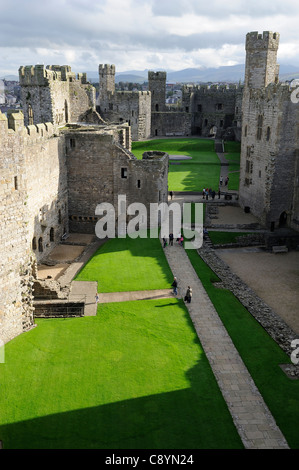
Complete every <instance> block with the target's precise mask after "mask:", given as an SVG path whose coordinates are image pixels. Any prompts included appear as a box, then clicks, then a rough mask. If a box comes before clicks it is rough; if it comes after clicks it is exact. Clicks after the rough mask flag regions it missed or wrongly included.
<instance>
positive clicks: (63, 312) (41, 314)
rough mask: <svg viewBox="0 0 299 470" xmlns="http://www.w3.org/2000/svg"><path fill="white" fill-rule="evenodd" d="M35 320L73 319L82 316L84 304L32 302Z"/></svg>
mask: <svg viewBox="0 0 299 470" xmlns="http://www.w3.org/2000/svg"><path fill="white" fill-rule="evenodd" d="M34 309H35V311H34V317H35V318H73V317H83V316H84V302H63V301H61V302H59V301H57V302H49V301H48V302H47V301H44V302H42V301H37V302H34Z"/></svg>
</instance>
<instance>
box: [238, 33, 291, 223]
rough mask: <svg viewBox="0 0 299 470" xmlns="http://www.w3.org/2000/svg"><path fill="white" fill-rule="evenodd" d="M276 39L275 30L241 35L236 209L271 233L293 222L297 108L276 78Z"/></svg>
mask: <svg viewBox="0 0 299 470" xmlns="http://www.w3.org/2000/svg"><path fill="white" fill-rule="evenodd" d="M278 43H279V34H278V33H272V32H263V34H258V33H257V32H252V33H248V34H247V36H246V69H245V84H244V92H243V98H242V139H241V162H240V185H239V201H240V205H241V207H243V208H244V209H246V211H250V212H251V213H252V214H254V215H255V216H256V217H257V218H258V219H259V221H260V222H261V223H262V224H263V225H265V226H266V227H267V228H270V229H271V230H272V231H274V230H275V229H276V228H280V227H284V226H294V227H295V224H297V221H298V209H296V207H295V206H296V203H294V202H293V198H294V188H295V186H296V182H295V176H294V175H295V174H296V159H297V158H298V157H297V155H298V130H297V123H298V119H299V108H298V105H296V104H294V103H292V100H291V93H292V89H291V87H290V85H289V84H288V83H282V82H279V80H278V66H277V64H276V58H277V49H278ZM296 227H297V226H296Z"/></svg>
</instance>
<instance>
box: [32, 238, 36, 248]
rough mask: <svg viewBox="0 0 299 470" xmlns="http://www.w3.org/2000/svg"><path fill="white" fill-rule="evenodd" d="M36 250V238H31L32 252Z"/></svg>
mask: <svg viewBox="0 0 299 470" xmlns="http://www.w3.org/2000/svg"><path fill="white" fill-rule="evenodd" d="M36 248H37V247H36V237H33V238H32V249H33V250H36Z"/></svg>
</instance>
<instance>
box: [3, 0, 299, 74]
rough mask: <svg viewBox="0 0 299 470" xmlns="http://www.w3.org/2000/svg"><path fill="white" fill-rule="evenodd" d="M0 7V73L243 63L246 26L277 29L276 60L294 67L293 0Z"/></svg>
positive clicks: (296, 6)
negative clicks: (47, 67) (26, 68)
mask: <svg viewBox="0 0 299 470" xmlns="http://www.w3.org/2000/svg"><path fill="white" fill-rule="evenodd" d="M0 3H3V5H2V6H0V46H1V47H0V76H1V75H3V72H5V73H14V74H16V73H17V70H18V67H19V65H30V64H36V63H45V64H50V63H52V61H55V62H53V63H58V64H69V65H71V66H72V68H73V70H76V71H85V70H87V71H88V70H97V67H98V64H99V63H115V65H116V68H117V70H118V71H124V70H130V69H140V70H142V69H145V68H151V69H153V70H154V69H161V67H163V68H164V69H174V70H179V69H182V68H187V67H199V66H208V67H212V66H214V67H217V66H220V65H230V64H236V63H244V61H245V36H246V33H247V32H249V31H259V32H263V31H267V30H270V31H277V32H279V33H280V36H281V40H280V49H279V61H280V62H281V63H283V62H284V63H287V62H288V61H289V63H291V64H294V65H298V68H299V57H298V53H297V50H298V23H299V3H298V2H294V1H293V0H285V1H284V2H281V0H272V1H271V2H269V0H252V1H251V2H249V1H248V0H230V1H228V2H223V0H210V1H209V2H208V3H207V2H203V1H200V0H126V2H124V1H123V0H97V1H90V0H51V2H48V3H45V2H41V1H40V0H26V1H25V2H24V0H11V1H10V2H4V0H0Z"/></svg>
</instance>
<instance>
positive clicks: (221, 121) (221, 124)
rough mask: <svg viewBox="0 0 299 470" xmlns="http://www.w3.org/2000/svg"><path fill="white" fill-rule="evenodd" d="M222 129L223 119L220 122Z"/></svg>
mask: <svg viewBox="0 0 299 470" xmlns="http://www.w3.org/2000/svg"><path fill="white" fill-rule="evenodd" d="M220 127H223V119H221V120H220Z"/></svg>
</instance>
